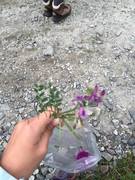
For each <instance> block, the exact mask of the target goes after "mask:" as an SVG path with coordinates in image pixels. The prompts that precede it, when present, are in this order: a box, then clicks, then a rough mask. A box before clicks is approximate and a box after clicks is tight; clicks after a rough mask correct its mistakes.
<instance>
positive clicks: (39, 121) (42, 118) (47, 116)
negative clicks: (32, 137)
mask: <svg viewBox="0 0 135 180" xmlns="http://www.w3.org/2000/svg"><path fill="white" fill-rule="evenodd" d="M52 121H53V120H52V118H51V111H45V112H43V113H41V114H39V115H38V116H37V117H36V118H34V119H33V121H31V123H32V125H33V127H36V129H37V131H38V133H39V134H41V133H43V132H44V131H45V129H46V127H47V126H48V125H49V124H50V123H51V122H52Z"/></svg>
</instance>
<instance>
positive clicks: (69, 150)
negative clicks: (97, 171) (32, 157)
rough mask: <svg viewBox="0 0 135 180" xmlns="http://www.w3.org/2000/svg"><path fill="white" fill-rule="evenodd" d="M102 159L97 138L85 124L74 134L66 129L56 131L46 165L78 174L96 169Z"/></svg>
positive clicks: (50, 144) (46, 158)
mask: <svg viewBox="0 0 135 180" xmlns="http://www.w3.org/2000/svg"><path fill="white" fill-rule="evenodd" d="M100 159H101V156H100V152H99V150H98V148H97V145H96V139H95V136H94V135H93V133H92V130H91V128H90V126H89V124H88V123H85V124H84V126H83V127H82V128H78V129H75V131H74V133H72V132H71V131H70V130H69V129H67V128H66V127H64V128H62V129H55V130H54V132H53V135H52V137H51V139H50V143H49V149H48V154H47V155H46V157H45V164H46V165H49V166H51V167H53V168H57V169H60V170H62V171H65V172H67V173H78V172H82V171H85V170H87V169H90V168H92V167H94V166H95V165H96V164H97V163H98V161H99V160H100Z"/></svg>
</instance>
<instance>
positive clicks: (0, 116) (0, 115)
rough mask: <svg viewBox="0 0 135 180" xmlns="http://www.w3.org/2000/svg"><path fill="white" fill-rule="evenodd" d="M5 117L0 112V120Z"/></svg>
mask: <svg viewBox="0 0 135 180" xmlns="http://www.w3.org/2000/svg"><path fill="white" fill-rule="evenodd" d="M4 117H5V114H4V113H3V112H0V120H1V119H3V118H4Z"/></svg>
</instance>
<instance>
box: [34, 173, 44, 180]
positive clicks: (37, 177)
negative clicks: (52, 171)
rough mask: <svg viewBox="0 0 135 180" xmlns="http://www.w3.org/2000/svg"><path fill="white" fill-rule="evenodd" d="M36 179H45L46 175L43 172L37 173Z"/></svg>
mask: <svg viewBox="0 0 135 180" xmlns="http://www.w3.org/2000/svg"><path fill="white" fill-rule="evenodd" d="M36 179H37V180H45V177H44V176H43V175H42V174H37V175H36Z"/></svg>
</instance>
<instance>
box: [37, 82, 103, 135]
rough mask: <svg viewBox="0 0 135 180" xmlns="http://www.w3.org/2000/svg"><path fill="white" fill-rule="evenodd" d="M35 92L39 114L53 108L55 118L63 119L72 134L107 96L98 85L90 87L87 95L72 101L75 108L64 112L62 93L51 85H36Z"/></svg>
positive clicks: (76, 97)
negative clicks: (93, 108)
mask: <svg viewBox="0 0 135 180" xmlns="http://www.w3.org/2000/svg"><path fill="white" fill-rule="evenodd" d="M35 92H36V99H37V112H43V111H45V110H47V108H48V107H53V109H55V111H54V113H53V118H59V119H61V120H62V123H61V124H62V125H63V124H64V125H66V126H67V127H68V129H69V130H70V131H72V132H73V130H74V128H76V127H81V126H77V125H78V124H79V123H80V124H81V125H83V121H84V120H86V119H88V118H89V117H90V116H91V115H92V113H91V110H90V108H91V107H97V106H98V105H99V103H100V102H102V99H103V96H104V95H105V90H101V88H100V87H99V86H98V85H96V86H95V87H94V89H91V88H89V87H88V88H87V89H86V93H84V94H82V95H79V96H78V95H77V96H75V98H74V99H73V100H72V102H73V104H74V107H73V108H71V109H69V110H67V111H64V112H63V111H62V110H61V105H62V98H61V95H60V92H59V91H58V90H57V88H56V87H54V86H52V84H51V83H49V84H48V85H47V86H43V85H36V86H35ZM46 92H47V93H46Z"/></svg>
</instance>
